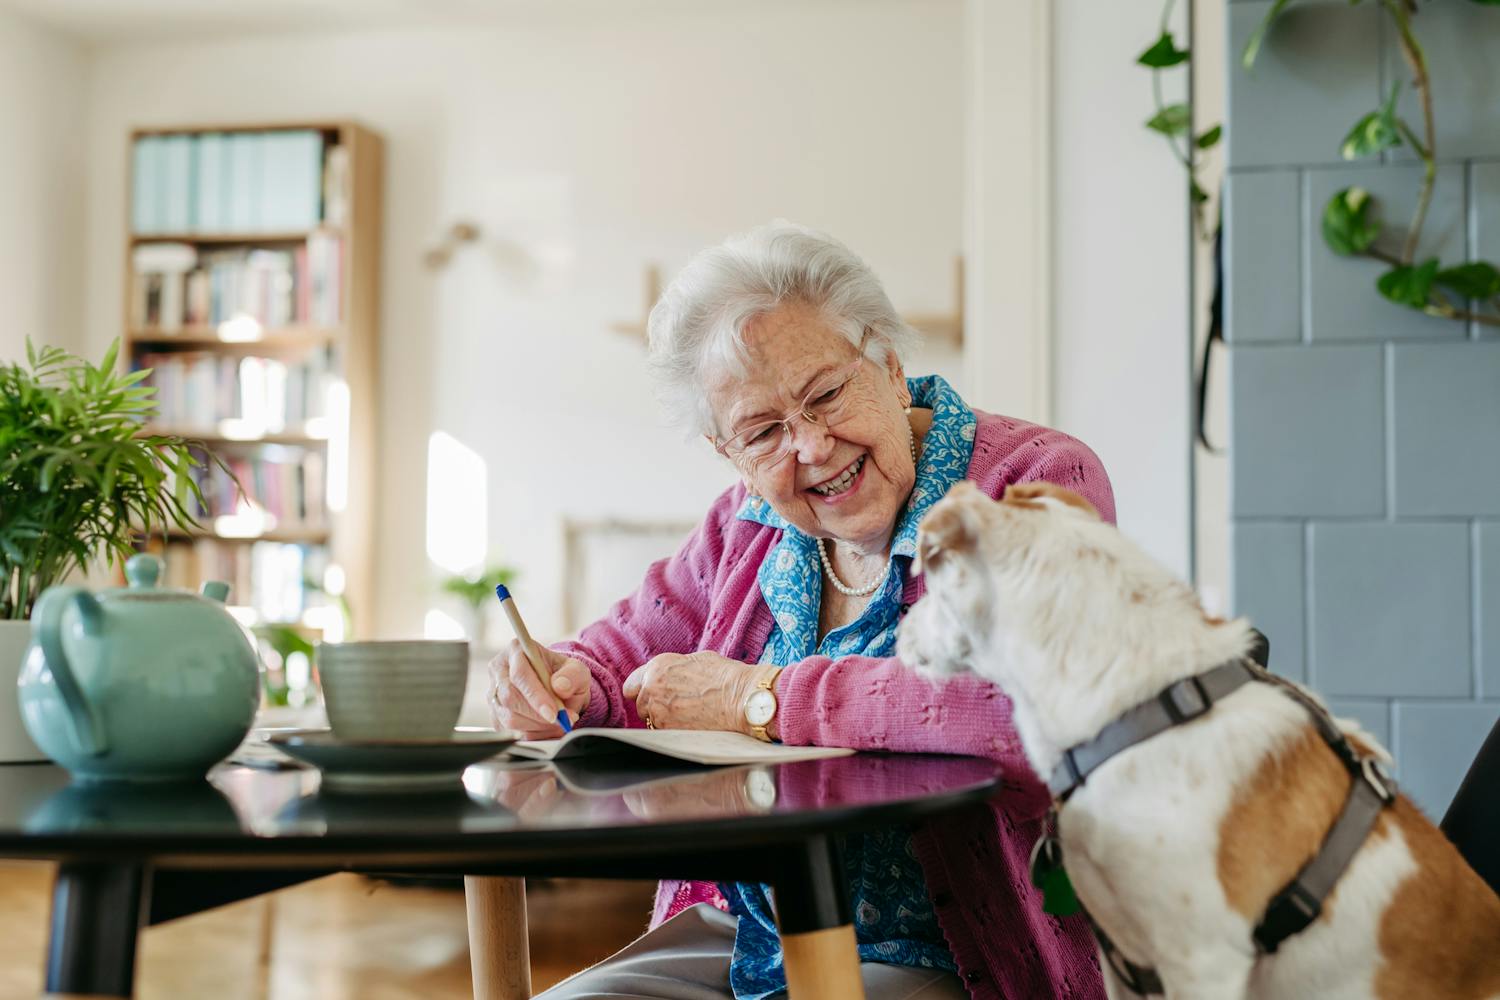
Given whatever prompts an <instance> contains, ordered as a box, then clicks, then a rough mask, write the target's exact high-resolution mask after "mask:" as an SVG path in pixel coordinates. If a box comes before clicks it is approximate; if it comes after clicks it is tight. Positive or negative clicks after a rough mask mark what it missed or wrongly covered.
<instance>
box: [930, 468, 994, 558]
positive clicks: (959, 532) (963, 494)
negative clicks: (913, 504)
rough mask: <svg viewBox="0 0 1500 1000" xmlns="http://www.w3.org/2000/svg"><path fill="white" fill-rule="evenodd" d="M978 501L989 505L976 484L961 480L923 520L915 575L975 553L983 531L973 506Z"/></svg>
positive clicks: (987, 499)
mask: <svg viewBox="0 0 1500 1000" xmlns="http://www.w3.org/2000/svg"><path fill="white" fill-rule="evenodd" d="M975 497H978V498H980V499H981V500H983V501H984V502H986V503H988V502H989V498H988V497H985V496H984V495H983V494H982V493H980V492H979V490H977V489H976V488H975V487H974V484H973V483H971V482H969V481H967V480H960V481H959V482H957V483H955V484H954V485H953V488H952V489H950V490H949V491H948V495H947V496H945V497H944V498H943V499H942V500H940V501H938V502H937V504H936V505H934V506H933V508H932V510H930V511H928V513H927V516H926V517H924V518H922V523H921V525H920V526H919V528H918V534H917V557H916V559H914V560H913V561H912V572H913V573H925V572H926V571H927V570H928V569H929V568H931V567H932V566H933V565H935V563H936V562H937V560H939V559H942V558H943V556H944V555H949V554H952V553H957V552H967V551H969V550H971V549H973V547H974V540H975V538H977V537H978V535H979V529H980V524H979V517H978V513H977V512H976V511H975V510H974V509H973V508H972V506H971V504H972V503H973V500H974V498H975Z"/></svg>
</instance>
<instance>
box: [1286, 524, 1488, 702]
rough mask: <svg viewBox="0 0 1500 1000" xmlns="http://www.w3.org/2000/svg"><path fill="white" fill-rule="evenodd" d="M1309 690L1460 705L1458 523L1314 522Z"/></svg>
mask: <svg viewBox="0 0 1500 1000" xmlns="http://www.w3.org/2000/svg"><path fill="white" fill-rule="evenodd" d="M1309 558H1310V559H1311V560H1312V573H1311V577H1312V600H1311V602H1310V604H1311V617H1310V620H1309V622H1308V627H1309V629H1310V630H1311V633H1312V644H1311V645H1312V659H1311V662H1310V663H1309V664H1308V676H1309V677H1310V678H1311V679H1312V684H1313V686H1314V687H1316V688H1317V689H1318V690H1320V691H1322V692H1323V693H1324V694H1326V695H1329V696H1333V697H1371V696H1373V697H1399V696H1402V695H1410V696H1416V697H1468V696H1470V695H1471V694H1472V693H1473V692H1472V688H1473V671H1472V659H1473V655H1472V649H1471V646H1470V632H1469V621H1470V609H1469V605H1470V585H1469V526H1468V525H1467V524H1394V523H1390V522H1379V523H1366V524H1330V523H1320V524H1314V525H1313V527H1312V547H1311V551H1310V553H1309Z"/></svg>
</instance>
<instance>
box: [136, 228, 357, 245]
mask: <svg viewBox="0 0 1500 1000" xmlns="http://www.w3.org/2000/svg"><path fill="white" fill-rule="evenodd" d="M318 232H327V233H338V232H340V230H339V228H338V227H336V226H317V227H314V228H312V229H283V230H266V231H265V232H260V233H254V232H251V233H131V234H130V242H131V243H132V244H140V243H203V244H214V245H218V246H247V245H251V244H256V243H305V242H307V238H308V237H309V236H311V235H313V234H314V233H318Z"/></svg>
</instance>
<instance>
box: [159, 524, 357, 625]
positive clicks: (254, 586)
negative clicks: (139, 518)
mask: <svg viewBox="0 0 1500 1000" xmlns="http://www.w3.org/2000/svg"><path fill="white" fill-rule="evenodd" d="M163 557H164V561H165V563H166V573H165V576H166V585H167V586H169V587H181V588H183V589H185V590H197V589H198V588H199V587H200V586H202V584H203V582H204V581H206V580H223V581H224V582H225V583H227V584H229V588H230V589H229V603H230V604H233V605H239V606H244V607H251V608H254V609H255V612H256V615H257V617H258V618H260V619H261V620H262V621H272V622H295V621H298V620H300V619H301V617H302V615H303V613H304V612H305V611H307V609H308V608H310V607H318V606H321V604H322V603H323V595H322V594H321V593H320V592H319V591H317V590H314V589H311V588H309V587H308V586H307V584H306V582H305V581H307V580H321V579H323V571H324V568H325V567H326V565H327V562H328V550H327V549H326V548H325V547H323V546H317V545H293V544H289V543H284V542H255V543H253V544H249V545H244V544H236V543H231V542H224V541H220V540H219V539H215V538H200V539H195V540H193V541H190V542H172V543H170V544H168V545H167V547H166V549H165V551H164V553H163Z"/></svg>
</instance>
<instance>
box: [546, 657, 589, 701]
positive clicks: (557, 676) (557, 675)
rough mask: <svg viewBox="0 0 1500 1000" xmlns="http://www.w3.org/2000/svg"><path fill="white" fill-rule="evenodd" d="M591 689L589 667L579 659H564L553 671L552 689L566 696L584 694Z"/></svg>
mask: <svg viewBox="0 0 1500 1000" xmlns="http://www.w3.org/2000/svg"><path fill="white" fill-rule="evenodd" d="M588 689H589V668H588V667H585V666H584V665H583V664H582V663H579V662H578V661H577V660H564V661H563V663H562V665H561V666H560V667H558V668H557V669H556V670H554V671H553V672H552V690H553V691H555V692H557V693H558V694H560V695H562V696H563V697H564V698H566V697H569V696H571V695H576V694H582V693H583V692H585V691H587V690H588Z"/></svg>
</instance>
